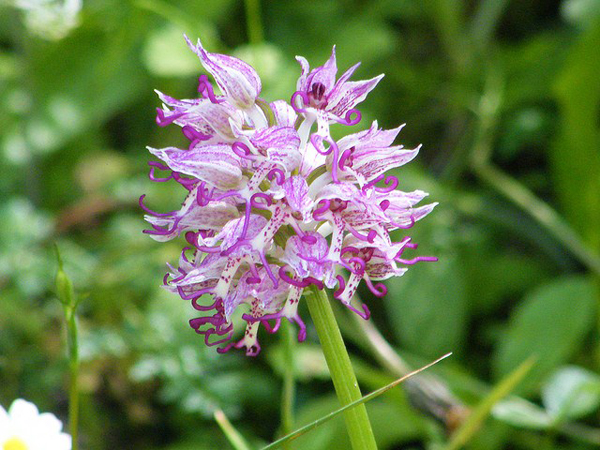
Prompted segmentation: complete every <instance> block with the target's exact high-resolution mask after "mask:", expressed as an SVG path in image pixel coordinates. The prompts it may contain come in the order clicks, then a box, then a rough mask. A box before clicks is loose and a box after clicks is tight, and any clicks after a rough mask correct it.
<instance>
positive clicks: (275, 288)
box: [140, 40, 436, 356]
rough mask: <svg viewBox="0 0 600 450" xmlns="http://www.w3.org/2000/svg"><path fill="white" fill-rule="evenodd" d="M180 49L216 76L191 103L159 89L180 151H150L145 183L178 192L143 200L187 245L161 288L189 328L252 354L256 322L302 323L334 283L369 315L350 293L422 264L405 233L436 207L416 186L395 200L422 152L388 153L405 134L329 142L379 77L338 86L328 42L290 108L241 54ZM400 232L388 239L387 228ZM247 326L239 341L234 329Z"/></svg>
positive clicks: (348, 302)
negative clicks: (170, 205) (163, 202)
mask: <svg viewBox="0 0 600 450" xmlns="http://www.w3.org/2000/svg"><path fill="white" fill-rule="evenodd" d="M188 45H190V47H191V48H192V49H193V50H194V51H195V52H196V54H197V55H198V56H199V58H200V61H201V63H202V64H203V65H204V67H205V68H206V70H207V71H208V72H209V73H210V74H211V75H212V76H213V77H214V79H215V81H216V83H217V86H218V87H219V89H220V90H221V94H218V93H215V91H214V90H213V88H212V84H211V82H210V80H209V79H208V77H206V76H201V77H200V84H199V88H198V92H199V95H200V96H199V98H197V99H186V100H177V99H175V98H172V97H169V96H168V95H165V94H163V93H160V92H158V95H159V98H160V100H161V101H162V102H163V106H162V108H159V109H158V111H157V122H158V124H159V125H160V126H166V125H169V124H175V125H177V126H179V127H181V129H182V132H183V135H184V136H185V138H187V139H188V141H189V142H187V143H186V144H185V145H184V148H178V147H166V148H159V149H157V148H148V150H149V151H150V153H151V154H152V155H153V156H155V157H156V158H158V159H160V160H161V162H157V161H152V162H150V163H149V164H150V166H151V170H150V179H151V180H152V181H155V182H159V183H165V182H173V181H174V182H176V183H178V184H179V185H181V187H182V188H183V190H184V192H185V196H182V197H183V199H182V203H181V206H180V207H179V208H178V209H175V210H173V211H170V212H166V213H160V212H155V211H153V210H152V209H150V208H149V207H148V206H147V205H146V201H145V196H142V197H141V198H140V206H141V207H142V209H144V211H145V212H146V213H147V214H146V216H145V219H146V220H147V221H148V222H149V223H150V225H151V228H150V229H148V230H145V232H146V233H148V234H149V235H150V236H151V237H152V238H154V239H155V240H157V241H161V242H162V241H168V240H172V239H176V238H178V237H183V238H184V239H185V242H186V247H184V249H183V250H182V252H181V254H180V256H179V263H178V265H177V266H171V265H168V267H169V272H168V273H167V274H166V275H165V277H164V280H163V281H164V287H165V288H166V289H168V290H169V291H170V292H173V293H177V294H178V295H179V296H180V297H181V298H182V299H184V300H187V301H189V302H190V304H191V305H192V307H193V308H194V309H195V310H196V311H197V312H198V317H195V318H194V319H192V320H191V321H190V326H191V327H192V328H193V329H194V330H195V331H196V333H198V334H199V335H201V336H202V337H203V339H204V342H205V343H206V344H207V345H209V346H214V345H219V346H221V345H222V346H221V347H219V348H218V351H219V352H226V351H228V350H230V349H232V348H243V349H245V351H246V354H247V355H250V356H255V355H257V354H258V353H259V351H260V348H261V347H260V344H259V341H258V336H259V332H260V329H261V328H264V329H266V330H267V331H268V332H275V331H277V330H278V328H279V326H280V323H281V321H282V320H284V319H286V320H288V321H290V322H293V323H295V324H296V325H297V326H298V340H299V341H303V340H304V339H305V338H306V326H305V324H304V322H303V320H302V318H301V317H300V315H299V313H298V305H299V302H300V299H301V297H302V295H303V293H304V291H305V289H307V288H309V287H311V289H315V288H316V289H331V290H332V291H333V296H334V298H336V299H338V300H339V301H340V302H341V303H342V304H343V305H345V306H346V307H347V308H348V309H350V310H352V311H354V312H356V313H357V314H359V315H360V316H362V317H364V318H365V319H366V318H368V317H369V310H368V308H367V306H366V305H357V304H356V300H353V297H354V294H355V292H356V290H357V289H358V286H359V285H360V284H361V283H364V285H366V287H367V288H368V289H370V290H371V292H372V293H373V294H374V295H375V296H379V297H381V296H383V295H385V293H386V288H385V286H384V285H383V284H382V283H380V281H382V280H386V279H388V278H390V277H393V276H401V275H403V274H404V273H405V272H406V271H407V270H408V268H409V267H410V266H411V265H413V264H415V263H417V262H420V261H434V260H436V258H434V257H427V256H412V257H411V256H406V255H405V252H406V253H409V252H412V251H413V250H414V249H415V248H416V244H415V243H413V242H412V240H411V238H410V236H407V235H406V231H407V230H409V229H410V228H412V227H413V226H414V225H415V223H416V222H417V221H419V220H420V219H422V218H423V217H425V216H427V215H428V214H429V213H430V212H431V211H432V210H433V208H434V207H435V205H436V204H435V203H432V204H426V205H420V202H421V201H422V200H423V199H424V198H425V197H426V196H427V194H426V193H425V192H423V191H420V190H416V191H413V192H402V191H400V190H398V189H397V187H398V185H399V180H398V178H396V177H395V176H393V175H390V174H389V173H388V171H389V170H390V169H397V168H399V167H401V166H402V165H404V164H406V163H408V162H409V161H411V160H412V159H413V158H414V157H415V156H416V155H417V153H418V150H419V148H418V147H417V148H416V149H413V150H407V149H404V147H402V146H401V145H393V143H394V140H395V139H396V137H397V135H398V133H399V132H400V129H401V128H402V127H398V128H395V129H392V130H382V129H379V128H378V125H377V122H376V121H375V122H373V124H372V126H371V127H370V128H369V129H367V130H364V131H360V132H357V133H354V134H350V135H348V136H346V137H343V138H341V139H339V140H337V141H336V140H334V139H333V138H332V137H331V135H330V133H329V126H330V125H332V124H336V123H342V124H345V125H352V124H357V123H358V122H359V121H360V113H359V112H358V111H357V110H356V109H354V107H355V106H356V105H357V104H358V103H360V102H362V101H363V100H364V99H365V98H366V96H367V94H368V92H369V91H371V90H372V89H373V88H374V87H375V85H376V84H377V83H378V82H379V80H380V79H381V76H379V77H376V78H373V79H371V80H367V81H358V82H350V81H348V80H349V78H350V76H351V75H352V73H353V72H354V70H355V69H356V68H357V67H358V65H355V66H353V67H352V68H351V69H349V70H348V71H347V72H346V73H344V74H343V75H342V76H341V77H340V78H339V79H337V80H336V76H337V66H336V61H335V47H334V50H333V52H332V55H331V58H330V59H329V60H328V61H327V62H326V63H325V64H324V65H323V66H321V67H317V68H316V69H313V70H312V71H311V70H309V65H308V62H307V61H306V60H305V59H304V58H301V57H298V61H300V64H301V67H302V73H301V75H300V78H299V80H298V83H297V91H296V92H295V93H294V94H293V95H292V96H291V103H288V102H286V101H284V100H275V101H273V102H271V103H268V102H266V101H265V100H263V99H261V98H260V97H259V95H260V89H261V83H260V79H259V78H258V76H257V75H256V72H255V71H254V69H252V68H251V67H250V66H249V65H247V64H246V63H244V62H243V61H240V60H238V59H236V58H232V57H230V56H226V55H220V54H217V53H208V52H207V51H206V50H205V49H204V48H203V47H202V45H201V44H200V43H198V45H196V46H193V45H192V44H191V43H190V42H189V40H188ZM392 231H396V233H397V234H399V235H400V240H399V241H396V242H395V241H394V240H393V239H392V237H391V236H390V232H392ZM240 318H241V319H242V320H243V321H245V322H246V329H245V331H244V335H243V337H242V338H241V339H239V338H238V339H239V340H236V339H235V337H236V334H238V335H239V333H238V332H237V330H236V327H235V326H234V324H235V323H238V320H239V319H240Z"/></svg>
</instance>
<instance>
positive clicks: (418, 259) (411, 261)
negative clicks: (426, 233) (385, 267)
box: [394, 256, 438, 266]
mask: <svg viewBox="0 0 600 450" xmlns="http://www.w3.org/2000/svg"><path fill="white" fill-rule="evenodd" d="M437 260H438V259H437V258H436V257H435V256H417V257H416V258H412V259H402V258H394V261H397V262H399V263H401V264H406V265H408V266H412V265H413V264H416V263H418V262H422V261H425V262H435V261H437Z"/></svg>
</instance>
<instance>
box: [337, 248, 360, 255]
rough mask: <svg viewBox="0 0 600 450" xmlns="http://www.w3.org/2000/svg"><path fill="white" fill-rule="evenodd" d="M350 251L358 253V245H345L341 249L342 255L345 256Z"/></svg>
mask: <svg viewBox="0 0 600 450" xmlns="http://www.w3.org/2000/svg"><path fill="white" fill-rule="evenodd" d="M348 252H353V253H358V249H357V248H356V247H351V246H347V247H344V248H343V249H342V250H341V251H340V256H344V255H345V254H346V253H348Z"/></svg>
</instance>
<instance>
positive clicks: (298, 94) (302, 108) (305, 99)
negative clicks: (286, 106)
mask: <svg viewBox="0 0 600 450" xmlns="http://www.w3.org/2000/svg"><path fill="white" fill-rule="evenodd" d="M298 97H302V106H298V102H297V101H296V99H297V98H298ZM309 102H310V100H309V99H308V94H307V93H306V92H304V91H296V92H294V93H293V94H292V98H291V99H290V104H291V105H292V108H294V111H296V112H297V113H306V105H308V104H309Z"/></svg>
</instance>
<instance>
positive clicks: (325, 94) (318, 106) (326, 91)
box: [292, 46, 383, 125]
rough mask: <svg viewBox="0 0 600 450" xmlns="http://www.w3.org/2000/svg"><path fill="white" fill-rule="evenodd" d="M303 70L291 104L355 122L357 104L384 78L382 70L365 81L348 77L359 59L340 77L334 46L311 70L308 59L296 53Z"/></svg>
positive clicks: (306, 111) (334, 119) (307, 113)
mask: <svg viewBox="0 0 600 450" xmlns="http://www.w3.org/2000/svg"><path fill="white" fill-rule="evenodd" d="M296 60H297V61H298V62H299V63H300V67H301V68H302V74H301V75H300V78H299V79H298V83H297V84H296V92H294V95H293V96H292V106H293V107H294V108H295V109H296V111H298V112H299V113H303V114H304V115H305V116H307V117H310V116H316V117H317V118H318V120H320V121H328V122H339V123H342V124H345V125H355V124H357V123H358V122H360V118H361V114H360V112H359V111H358V110H356V109H354V107H355V106H356V105H357V104H359V103H360V102H362V101H363V100H364V99H365V98H366V97H367V94H368V93H369V92H371V91H372V90H373V88H374V87H375V86H376V85H377V83H379V81H380V80H381V79H382V78H383V74H382V75H379V76H377V77H375V78H371V79H370V80H365V81H348V80H349V78H350V77H351V76H352V74H353V73H354V71H355V70H356V69H357V68H358V66H359V65H360V63H357V64H355V65H354V66H352V67H350V68H349V69H348V70H347V71H346V72H345V73H344V74H343V75H342V76H341V77H340V78H339V79H338V80H337V81H336V74H337V64H336V59H335V46H334V47H333V49H332V51H331V56H330V57H329V59H328V60H327V62H326V63H325V64H323V65H322V66H320V67H317V68H315V69H313V70H311V71H309V70H310V65H309V64H308V61H307V60H306V59H305V58H303V57H302V56H297V57H296Z"/></svg>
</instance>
